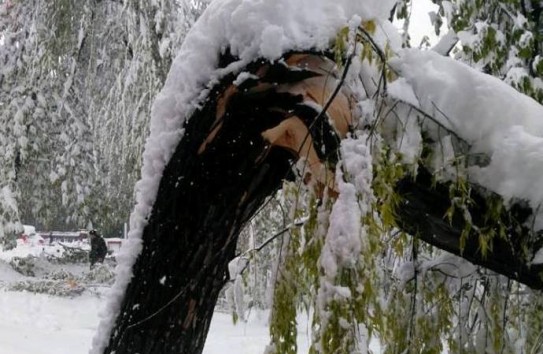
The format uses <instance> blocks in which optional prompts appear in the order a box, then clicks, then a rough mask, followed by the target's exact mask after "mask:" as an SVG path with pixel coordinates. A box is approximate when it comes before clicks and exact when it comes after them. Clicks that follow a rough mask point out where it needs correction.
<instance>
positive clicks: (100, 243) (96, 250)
mask: <svg viewBox="0 0 543 354" xmlns="http://www.w3.org/2000/svg"><path fill="white" fill-rule="evenodd" d="M89 236H90V244H91V250H90V253H89V260H90V267H91V269H92V267H93V266H94V265H95V264H96V263H103V262H104V258H106V254H107V246H106V241H105V240H104V238H103V237H102V236H100V234H98V232H97V231H96V230H91V231H90V232H89Z"/></svg>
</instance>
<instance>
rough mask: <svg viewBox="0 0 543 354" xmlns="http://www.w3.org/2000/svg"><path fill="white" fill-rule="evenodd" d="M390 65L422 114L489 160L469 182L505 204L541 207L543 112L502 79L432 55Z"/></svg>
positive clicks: (405, 56) (406, 53) (409, 55)
mask: <svg viewBox="0 0 543 354" xmlns="http://www.w3.org/2000/svg"><path fill="white" fill-rule="evenodd" d="M391 64H392V66H393V68H394V69H395V70H397V71H398V72H399V74H400V75H401V76H402V77H403V78H405V79H406V81H407V83H408V84H409V85H411V87H412V89H413V91H414V93H415V96H416V97H417V98H418V101H419V103H420V107H421V108H422V110H424V111H425V112H427V113H428V114H430V115H431V116H433V117H435V118H436V119H437V120H439V121H440V122H441V123H442V124H443V125H444V126H446V127H448V128H450V129H451V130H453V131H454V132H456V133H457V134H458V135H459V136H460V137H461V138H463V139H465V140H466V141H467V142H468V143H469V144H470V145H471V150H470V153H473V154H476V153H484V154H486V155H488V156H489V157H490V158H491V162H490V164H489V165H488V166H485V167H479V166H473V167H471V169H470V177H471V178H472V179H473V181H474V182H476V183H479V184H481V185H483V186H485V187H487V188H489V189H491V190H493V191H495V192H497V193H499V194H501V195H502V196H503V197H504V198H505V199H506V200H512V199H515V198H521V199H525V200H527V201H529V202H530V204H531V206H532V207H534V208H537V207H538V206H539V205H540V204H541V203H542V202H543V163H542V162H543V107H542V106H541V105H540V104H539V103H537V102H536V101H535V100H533V99H531V98H530V97H528V96H525V95H523V94H521V93H519V92H517V91H516V90H515V89H513V88H512V87H510V86H509V85H507V84H505V83H503V82H502V81H500V80H499V79H497V78H495V77H492V76H490V75H485V74H483V73H480V72H478V71H476V70H475V69H472V68H470V67H469V66H467V65H465V64H462V63H460V62H457V61H455V60H453V59H451V58H448V57H443V56H440V55H438V54H437V53H433V52H431V51H427V52H422V51H419V50H409V49H408V50H403V51H401V52H400V53H399V56H398V57H397V58H394V59H393V60H392V61H391Z"/></svg>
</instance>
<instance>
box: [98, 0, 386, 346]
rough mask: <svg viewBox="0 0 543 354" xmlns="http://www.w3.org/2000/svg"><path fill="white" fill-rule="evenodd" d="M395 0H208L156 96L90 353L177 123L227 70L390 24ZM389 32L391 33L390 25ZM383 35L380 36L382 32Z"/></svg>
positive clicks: (110, 314)
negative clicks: (352, 27) (349, 30)
mask: <svg viewBox="0 0 543 354" xmlns="http://www.w3.org/2000/svg"><path fill="white" fill-rule="evenodd" d="M394 4H395V0H368V1H350V0H337V1H333V2H330V1H328V0H297V1H292V0H275V1H265V2H264V1H260V0H215V1H213V2H211V4H210V5H209V7H208V8H207V10H206V11H205V12H204V14H203V15H202V16H201V18H200V19H199V20H198V21H197V23H196V24H195V25H194V27H193V28H192V29H191V31H190V32H189V34H188V35H187V37H186V38H185V41H184V43H183V45H182V47H181V50H180V53H179V54H178V56H177V58H176V59H175V61H174V63H173V64H172V67H171V70H170V73H169V74H168V78H167V80H166V83H165V86H164V88H163V90H162V91H161V93H160V94H159V95H158V97H157V98H156V100H155V102H154V105H153V111H152V119H151V123H150V127H151V134H150V136H149V138H148V140H147V142H146V146H145V153H144V162H143V168H142V177H141V180H140V181H139V182H138V183H137V185H136V207H135V209H134V211H133V213H132V215H131V218H130V232H129V234H128V241H127V242H126V243H125V244H124V245H123V248H122V250H121V252H120V255H119V256H118V261H119V266H118V268H117V280H116V284H115V285H114V287H113V289H112V294H111V297H110V299H111V301H110V304H109V307H108V309H107V310H106V311H105V312H104V314H103V315H104V319H103V321H102V324H101V325H100V329H99V332H98V334H97V336H96V338H95V340H94V342H93V349H92V353H100V352H102V351H103V349H104V347H105V345H106V342H107V340H108V338H109V333H110V331H111V328H112V326H113V323H114V319H115V317H116V316H117V313H118V311H119V308H120V304H121V301H122V297H123V294H124V290H125V288H126V286H127V285H128V283H129V281H130V278H131V276H132V271H131V268H132V265H133V264H134V262H135V260H136V258H137V256H138V254H139V253H140V251H141V248H142V245H141V235H142V233H143V229H144V227H145V225H146V222H147V218H148V216H149V214H150V212H151V210H152V207H153V203H154V200H155V197H156V194H157V191H158V187H159V183H160V178H161V175H162V172H163V170H164V167H165V166H166V164H167V163H168V161H169V159H170V157H171V156H172V154H173V151H174V149H175V147H176V146H177V144H178V142H179V140H180V139H181V138H182V136H183V123H184V121H185V120H186V119H187V117H189V116H190V115H191V113H192V112H193V111H194V110H195V109H196V107H197V106H198V104H199V103H200V102H201V101H203V99H205V97H206V95H207V93H208V90H207V89H209V87H210V86H212V85H213V84H214V83H216V82H217V81H218V80H219V79H220V78H221V77H223V76H224V75H226V74H228V73H238V72H240V71H241V70H242V69H243V67H244V66H246V65H247V64H248V63H250V62H251V61H253V60H255V59H256V58H259V57H262V58H267V59H270V60H275V59H278V58H279V56H280V55H281V54H282V53H284V52H285V51H288V50H308V49H315V50H324V49H328V48H329V47H330V44H331V42H332V41H333V40H334V39H335V38H336V34H337V32H338V31H339V30H340V29H341V28H342V27H345V26H346V25H347V23H348V21H349V20H350V19H351V18H352V17H353V16H354V15H358V16H359V17H360V19H362V20H372V19H375V20H377V21H378V22H379V21H380V19H383V20H382V21H380V22H379V23H380V25H381V28H389V29H392V28H394V27H393V26H392V24H390V23H388V22H387V21H386V20H384V19H386V18H388V16H389V14H390V9H391V8H392V6H393V5H394ZM394 31H395V30H394ZM382 37H385V36H382ZM226 49H229V50H230V52H231V54H233V55H234V56H236V57H238V58H239V61H238V62H235V63H233V64H231V65H229V66H228V67H227V68H224V69H218V68H217V66H218V58H219V54H220V53H223V52H224V51H225V50H226Z"/></svg>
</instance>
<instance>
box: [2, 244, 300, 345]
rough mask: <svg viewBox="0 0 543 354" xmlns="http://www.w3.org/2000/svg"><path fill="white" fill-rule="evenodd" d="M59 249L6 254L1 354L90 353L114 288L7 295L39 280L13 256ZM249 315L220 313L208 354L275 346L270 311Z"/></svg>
mask: <svg viewBox="0 0 543 354" xmlns="http://www.w3.org/2000/svg"><path fill="white" fill-rule="evenodd" d="M56 247H57V246H45V247H42V246H38V245H35V246H31V245H27V244H19V245H18V246H17V247H16V248H15V249H13V250H11V251H0V354H86V353H88V352H89V349H90V348H91V344H92V338H93V336H94V335H95V333H96V330H97V329H98V325H99V322H100V318H99V313H100V312H101V311H104V309H105V308H106V307H107V301H106V300H107V296H106V294H107V292H108V291H109V289H107V288H106V287H100V288H93V289H92V290H91V291H89V290H87V291H85V292H83V294H82V295H80V296H75V297H58V296H52V295H46V294H34V293H30V292H26V291H21V292H16V291H8V290H6V289H7V286H8V285H9V284H10V283H16V282H19V281H22V280H31V281H32V280H34V279H36V278H33V277H25V276H23V275H22V274H20V273H18V272H16V271H15V270H13V268H12V267H11V266H9V264H8V262H9V260H11V259H12V258H13V257H27V256H35V257H39V256H40V255H43V254H44V252H46V253H52V252H54V250H55V249H56ZM49 265H50V266H51V264H49ZM57 267H58V269H67V270H69V271H70V272H71V273H72V274H76V273H79V274H81V273H83V272H85V271H87V272H88V264H81V265H80V264H63V265H62V264H61V265H55V268H57ZM52 270H53V269H48V270H47V271H52ZM164 278H165V277H163V279H164ZM161 280H162V279H161ZM164 281H166V279H164ZM247 314H248V315H247V316H246V319H245V321H241V322H238V324H236V325H234V323H233V320H232V315H231V314H227V313H222V312H216V313H215V314H214V316H213V320H212V321H211V328H210V332H209V335H208V337H207V341H206V345H205V348H204V354H254V353H262V352H263V351H264V348H265V347H266V345H267V344H268V343H269V334H268V331H269V330H268V318H269V312H268V311H256V310H249V311H248V312H247ZM299 323H300V325H299V329H298V331H299V335H298V346H299V348H300V352H307V350H308V348H309V345H310V338H311V337H310V335H309V334H308V327H307V326H308V323H309V319H308V317H307V315H300V316H299Z"/></svg>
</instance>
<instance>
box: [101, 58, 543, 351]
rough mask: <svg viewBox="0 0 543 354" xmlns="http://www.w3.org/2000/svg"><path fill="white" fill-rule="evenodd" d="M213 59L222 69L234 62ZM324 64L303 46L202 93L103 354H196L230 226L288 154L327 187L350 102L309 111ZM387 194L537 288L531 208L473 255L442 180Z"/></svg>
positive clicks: (407, 216)
mask: <svg viewBox="0 0 543 354" xmlns="http://www.w3.org/2000/svg"><path fill="white" fill-rule="evenodd" d="M223 59H224V60H222V61H223V62H224V65H223V66H222V67H224V66H226V65H227V64H228V63H229V62H231V61H232V60H233V58H230V59H229V60H227V59H225V58H223ZM331 62H332V61H330V60H328V59H326V57H325V56H324V55H315V54H309V55H308V54H303V53H301V54H300V53H291V54H287V55H285V56H284V57H283V60H281V61H277V62H275V63H273V64H272V63H269V62H266V61H257V62H255V63H252V64H250V65H249V66H248V67H247V68H246V71H248V72H249V73H251V74H252V75H251V76H250V77H249V78H248V79H247V80H245V81H244V82H242V83H239V84H238V85H234V84H232V82H233V81H234V79H235V77H234V76H233V75H230V76H229V77H226V78H224V79H223V80H222V82H221V83H220V84H219V85H217V86H216V87H215V88H213V90H211V91H210V94H209V96H208V99H207V101H206V102H203V104H202V106H203V107H202V108H201V109H199V110H197V111H196V112H195V113H194V114H193V115H192V117H191V118H190V120H188V123H187V124H186V125H185V134H184V137H183V138H182V140H181V141H180V143H179V144H178V146H177V148H176V150H175V153H174V155H173V157H172V158H171V160H170V161H169V163H168V164H167V166H166V168H165V170H164V173H163V176H162V179H161V181H160V186H159V191H158V195H157V197H156V201H155V204H154V206H153V210H152V212H151V215H150V217H149V220H148V224H147V226H146V227H145V229H144V231H143V235H142V239H143V250H142V252H141V254H140V255H139V256H138V258H137V260H136V263H135V265H134V267H133V274H134V276H133V278H132V279H131V281H130V283H129V285H128V287H127V289H126V292H125V296H124V298H123V300H122V304H121V310H120V313H119V314H118V318H117V319H116V322H115V324H114V328H113V330H112V332H111V335H110V338H109V342H108V345H107V348H106V349H105V353H116V354H125V353H127V354H128V353H140V354H151V353H157V354H158V353H186V354H198V353H201V352H202V350H203V346H204V342H205V338H206V336H207V332H208V330H209V325H210V322H211V318H212V315H213V310H214V307H215V303H216V301H217V298H218V296H219V292H220V290H221V289H222V287H223V285H224V284H225V282H226V281H227V280H228V278H229V276H228V274H227V266H228V263H229V261H230V260H231V259H232V258H233V257H234V253H235V247H236V243H237V238H238V234H239V232H240V230H241V228H242V227H243V225H244V224H245V223H246V222H247V221H248V220H249V219H250V218H251V217H252V215H253V214H254V213H255V212H257V210H258V209H259V208H260V206H261V205H262V204H263V202H264V200H265V199H266V198H267V197H268V196H269V195H271V194H272V193H273V192H274V191H275V190H276V189H277V188H278V187H279V186H280V184H281V181H282V180H283V179H284V178H286V177H287V176H288V175H289V173H291V164H292V161H293V157H294V158H300V157H304V158H305V159H306V160H307V163H308V170H307V171H306V172H307V174H308V175H309V176H307V175H304V176H303V178H304V180H305V181H310V182H311V183H313V184H314V185H315V186H316V188H317V189H320V190H322V189H323V188H325V187H331V188H332V189H333V188H334V187H333V180H334V179H333V174H329V172H330V170H329V169H325V168H324V162H325V161H326V162H328V163H330V164H331V165H334V164H335V162H336V159H337V157H338V156H337V148H338V144H339V139H340V138H341V137H343V136H344V135H345V134H346V133H347V130H348V129H349V126H350V125H351V121H350V119H351V117H350V113H345V112H350V108H351V107H348V109H345V107H346V106H348V105H349V99H348V97H349V92H346V91H342V92H339V94H338V96H337V97H336V99H335V100H334V101H332V102H331V103H332V104H331V105H330V106H329V108H330V110H329V111H327V112H326V113H327V114H326V115H325V116H323V114H319V112H318V111H317V110H316V108H315V107H316V106H321V107H326V105H325V103H326V102H323V101H324V100H325V98H326V99H328V97H330V93H331V91H333V90H334V88H333V87H328V86H329V83H328V82H335V80H329V75H336V74H337V73H334V72H333V71H332V70H330V67H328V65H329V64H330V63H331ZM332 63H333V62H332ZM337 78H338V77H337V76H336V79H337ZM337 93H338V92H336V94H337ZM319 95H320V96H319ZM308 101H309V102H308ZM308 103H309V104H308ZM315 103H317V104H315ZM323 118H326V119H323ZM330 121H332V122H333V123H332V124H333V125H334V127H335V129H334V128H332V126H331V124H330ZM308 133H309V135H307V134H308ZM397 191H398V193H399V194H400V195H401V196H402V198H403V199H402V203H401V205H400V207H399V208H398V210H397V214H396V217H397V221H398V225H399V226H400V227H401V228H402V229H404V230H405V231H407V232H408V233H410V234H412V235H416V236H417V237H419V238H420V239H422V240H423V241H425V242H428V243H430V244H432V245H434V246H436V247H438V248H441V249H444V250H446V251H449V252H452V253H454V254H457V255H460V256H461V257H464V258H466V259H468V260H469V261H471V262H473V263H475V264H479V265H482V266H484V267H487V268H488V269H490V270H493V271H496V272H498V273H500V274H504V275H506V276H508V277H510V278H511V279H515V280H518V281H520V282H522V283H525V284H527V285H528V286H531V287H533V288H536V289H542V288H543V281H542V280H541V277H540V271H541V269H542V268H541V267H540V266H537V267H536V266H534V267H530V266H529V261H527V260H525V256H524V255H525V254H526V252H521V251H522V250H523V248H524V249H525V248H526V247H528V248H530V247H531V248H532V249H534V247H535V246H536V243H537V242H535V241H533V239H532V238H531V237H528V235H530V232H529V230H526V228H524V227H522V222H523V221H525V220H526V217H527V215H526V214H529V213H531V211H530V210H524V209H522V208H519V209H518V213H517V211H515V210H516V209H513V210H512V211H504V212H503V213H506V214H507V213H509V214H507V215H504V218H503V220H509V221H510V224H509V225H507V227H508V229H507V232H508V237H507V238H506V239H503V240H502V239H498V238H496V239H494V240H493V241H492V247H491V251H490V252H488V254H486V255H485V256H483V254H482V252H480V250H479V245H478V243H477V241H476V239H475V238H469V239H468V240H467V242H466V245H465V247H464V248H463V249H462V247H461V246H460V245H461V234H462V230H464V228H465V224H464V221H463V220H462V219H459V218H458V217H456V218H454V219H453V220H452V222H451V223H449V222H448V221H447V220H445V219H444V215H445V214H446V211H447V209H448V208H449V206H450V203H451V201H450V197H449V189H448V186H447V185H446V184H437V186H433V185H432V179H431V176H430V175H429V174H428V173H427V172H426V171H424V170H421V172H420V173H419V174H418V175H417V177H416V179H413V178H411V177H409V176H408V177H406V178H404V179H403V180H401V181H400V183H399V184H398V185H397ZM472 198H474V200H475V202H476V203H475V204H474V206H472V208H471V210H470V212H471V213H472V216H473V220H474V224H475V225H479V226H481V227H482V226H485V225H484V224H485V222H486V221H485V220H484V219H485V218H484V215H485V208H487V207H488V205H487V204H486V202H485V201H486V199H485V197H483V196H482V194H478V193H476V192H474V194H473V195H472ZM517 236H518V237H517ZM512 240H516V241H512ZM526 240H529V242H531V244H529V245H527V244H526V242H528V241H526Z"/></svg>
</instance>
